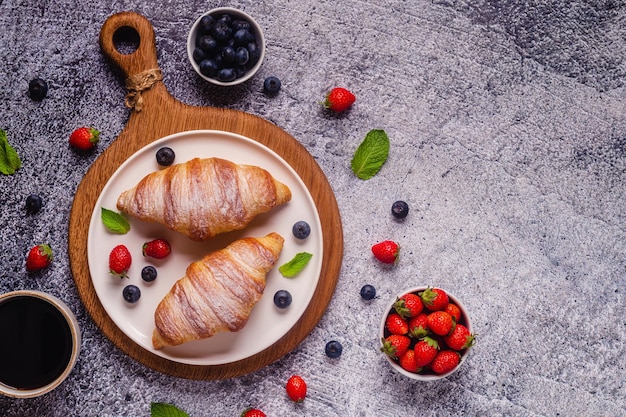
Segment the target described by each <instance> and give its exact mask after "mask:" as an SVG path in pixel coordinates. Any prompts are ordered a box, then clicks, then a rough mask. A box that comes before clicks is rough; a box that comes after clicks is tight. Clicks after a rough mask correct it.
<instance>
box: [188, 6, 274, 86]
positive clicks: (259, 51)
mask: <svg viewBox="0 0 626 417" xmlns="http://www.w3.org/2000/svg"><path fill="white" fill-rule="evenodd" d="M187 54H188V55H189V61H190V62H191V65H192V66H193V69H194V70H195V71H196V72H197V73H198V75H199V76H200V77H202V78H204V79H205V80H207V81H209V82H210V83H213V84H216V85H221V86H231V85H236V84H240V83H242V82H244V81H246V80H248V79H250V77H252V76H253V75H254V74H255V73H256V72H257V71H258V69H259V68H260V67H261V64H262V63H263V58H264V57H265V38H264V37H263V31H262V30H261V27H260V26H259V25H258V24H257V23H256V22H255V21H254V19H252V17H250V16H249V15H248V14H246V13H244V12H242V11H241V10H238V9H234V8H232V7H219V8H216V9H212V10H210V11H208V12H207V13H205V14H203V15H202V16H200V17H199V18H198V19H197V20H196V21H195V23H194V24H193V26H192V27H191V30H190V31H189V36H188V37H187Z"/></svg>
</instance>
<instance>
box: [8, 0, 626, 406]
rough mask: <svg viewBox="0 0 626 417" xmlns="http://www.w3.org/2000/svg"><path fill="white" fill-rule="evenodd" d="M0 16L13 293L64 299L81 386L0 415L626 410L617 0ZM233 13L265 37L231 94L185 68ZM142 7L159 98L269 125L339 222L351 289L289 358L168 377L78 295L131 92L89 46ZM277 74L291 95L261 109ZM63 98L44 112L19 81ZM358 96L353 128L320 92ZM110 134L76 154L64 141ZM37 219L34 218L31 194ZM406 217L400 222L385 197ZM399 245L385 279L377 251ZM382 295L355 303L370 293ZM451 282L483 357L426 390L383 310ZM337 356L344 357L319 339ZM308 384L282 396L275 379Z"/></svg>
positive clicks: (304, 4)
mask: <svg viewBox="0 0 626 417" xmlns="http://www.w3.org/2000/svg"><path fill="white" fill-rule="evenodd" d="M151 3H153V4H147V3H146V2H143V1H130V0H129V1H115V2H104V1H96V2H76V1H69V0H59V1H34V0H23V1H17V0H15V1H13V0H4V1H1V2H0V52H1V54H0V56H1V59H2V65H0V103H2V104H1V105H0V108H1V109H2V111H1V112H0V127H1V128H2V129H4V130H6V131H7V132H8V133H9V138H10V141H11V143H12V144H13V145H14V147H15V148H16V149H17V151H18V152H19V154H20V156H21V158H22V161H23V164H24V165H23V167H22V168H21V169H20V170H19V171H18V172H17V173H16V174H14V175H12V176H1V177H0V195H2V200H3V205H2V210H1V211H0V291H2V292H6V291H9V290H14V289H21V288H34V289H41V290H44V291H48V292H50V293H53V294H55V295H57V296H59V297H60V298H62V299H63V300H65V301H66V302H67V303H68V304H70V305H71V306H72V308H73V310H74V311H75V312H76V314H77V316H78V317H79V320H80V324H81V326H82V328H83V332H84V334H83V338H84V341H83V352H82V354H81V357H80V359H79V363H78V365H77V367H76V368H75V370H74V372H73V373H72V375H71V376H70V378H69V379H68V380H67V381H66V382H65V383H64V384H63V385H62V386H61V387H59V388H58V389H57V390H55V391H53V392H52V393H50V394H48V395H46V396H44V397H41V398H38V399H32V400H15V399H10V398H0V414H2V415H3V416H7V417H18V416H19V417H25V416H27V417H34V416H50V417H53V416H148V415H149V414H150V412H149V405H150V402H152V401H164V402H170V403H174V404H176V405H177V406H179V407H180V408H182V409H184V410H185V411H187V412H188V413H189V414H190V415H191V416H220V417H221V416H238V415H239V414H240V413H241V411H242V410H243V409H245V408H246V407H247V406H249V405H254V406H258V407H260V408H262V409H263V410H264V411H265V412H266V413H267V415H268V416H324V417H332V416H416V415H420V416H437V417H445V416H489V417H497V416H520V417H534V416H591V415H593V416H607V417H615V416H624V415H626V384H625V382H624V381H625V379H626V378H625V376H626V372H625V370H626V355H624V342H625V341H626V319H625V313H626V299H625V296H624V293H625V291H626V285H625V283H626V278H625V276H626V261H625V259H624V254H625V242H626V236H625V235H626V233H625V225H626V209H625V207H626V206H625V204H624V197H625V194H626V187H625V185H626V115H625V113H624V110H625V106H624V92H625V89H624V80H625V76H626V64H625V62H624V58H623V57H624V56H625V53H626V27H625V26H624V22H625V19H626V5H625V4H624V2H622V1H603V0H586V1H582V0H571V1H565V2H563V1H552V0H551V1H548V2H539V1H530V0H520V1H500V2H491V1H477V2H466V1H451V0H450V1H448V0H445V1H444V0H437V1H391V0H380V1H375V2H374V1H355V0H346V1H342V2H335V1H325V0H322V1H293V0H275V1H269V0H260V1H255V2H251V1H233V2H222V1H220V2H213V3H210V2H209V3H207V2H200V1H178V0H172V1H164V2H151ZM221 5H228V6H234V7H239V8H241V9H243V10H245V11H246V12H248V13H250V14H251V15H252V16H254V17H255V18H256V19H257V20H258V22H259V23H260V25H261V26H262V27H263V29H264V30H265V35H266V40H267V43H268V49H267V56H266V61H265V63H264V66H263V67H262V69H261V71H260V73H259V74H258V75H257V76H256V77H254V78H253V79H251V80H250V81H249V82H248V83H247V84H246V86H245V88H241V89H238V90H237V94H235V95H231V94H226V93H224V92H221V91H220V90H217V89H214V88H210V87H208V86H207V84H206V83H205V82H203V81H202V80H201V79H199V77H197V76H196V74H195V73H194V72H193V71H192V69H191V67H190V65H189V64H188V62H187V58H186V52H185V40H186V32H187V30H188V28H189V27H190V26H191V24H192V23H193V21H194V20H195V18H196V17H197V16H198V15H199V14H201V13H202V12H204V11H205V10H207V9H208V8H210V7H213V6H221ZM123 10H134V11H138V12H140V13H142V14H144V15H145V16H146V17H148V18H149V19H150V20H151V22H152V23H153V25H154V27H155V32H156V37H157V45H158V46H157V48H158V53H159V57H158V58H159V65H160V67H161V69H162V70H163V74H164V83H165V85H166V86H167V88H168V89H169V91H170V92H171V93H172V95H174V96H175V97H176V98H178V99H180V100H181V101H183V102H186V103H189V104H194V105H206V106H223V107H229V108H235V109H241V110H244V111H247V112H250V113H253V114H256V115H259V116H261V117H264V118H266V119H268V120H271V121H272V122H274V123H276V124H277V125H279V126H280V127H282V128H283V129H285V130H286V131H287V132H289V133H290V134H292V135H293V136H294V137H296V138H297V139H298V140H300V141H301V142H302V144H303V145H304V146H305V147H306V148H307V149H308V151H309V152H310V153H311V154H312V155H313V156H314V157H315V158H316V160H317V161H318V163H319V164H320V166H321V167H322V169H323V170H324V172H325V173H326V175H327V176H328V178H329V179H330V181H331V183H332V184H333V187H334V190H335V193H336V197H337V201H338V203H339V207H340V210H341V214H342V217H343V227H344V234H345V254H344V260H343V267H342V271H341V276H340V280H339V283H338V286H337V290H336V293H335V295H334V297H333V299H332V301H331V303H330V306H329V309H328V311H327V313H326V314H325V316H324V317H323V318H322V320H321V321H320V323H319V325H318V326H317V327H316V328H315V330H314V331H313V332H312V333H311V335H310V336H309V337H308V338H307V339H305V340H304V342H303V343H302V344H301V345H300V346H298V347H297V348H296V349H295V350H294V351H293V352H292V353H290V354H288V355H287V356H285V357H284V358H282V359H280V360H279V361H277V362H276V363H274V364H272V365H270V366H268V367H266V368H263V369H261V370H259V371H257V372H255V373H253V374H250V375H246V376H242V377H239V378H233V379H229V380H224V381H190V380H185V379H179V378H175V377H170V376H167V375H163V374H160V373H158V372H155V371H153V370H151V369H149V368H146V367H145V366H143V365H142V364H139V363H137V362H135V361H134V360H132V359H130V358H129V357H128V356H126V355H125V354H124V353H123V352H121V351H120V350H118V349H117V348H116V347H114V346H113V345H112V344H111V343H110V342H109V341H108V339H106V337H104V336H103V335H102V334H101V333H100V331H99V330H98V329H97V327H96V326H95V324H94V323H93V321H92V320H91V319H90V317H89V315H88V313H87V312H86V311H85V309H84V307H83V306H82V304H81V302H80V299H79V297H78V294H77V291H76V289H75V286H74V283H73V280H72V277H71V271H70V267H69V260H68V256H67V250H66V248H67V234H68V219H69V210H70V207H71V204H72V199H73V193H74V192H75V190H76V187H77V186H78V184H79V183H80V181H81V179H82V176H83V175H84V173H85V172H86V171H87V169H88V168H89V166H90V164H91V163H92V162H93V160H94V159H95V158H96V157H97V156H98V154H99V153H100V152H102V151H103V150H104V149H105V148H106V147H107V145H108V144H109V143H110V142H111V141H112V140H114V139H115V138H116V137H117V135H118V134H119V133H120V131H121V130H122V128H123V126H124V124H125V122H126V120H127V117H128V114H129V111H128V110H127V109H126V108H125V107H124V105H123V99H124V94H125V92H124V88H123V82H122V80H120V79H119V78H118V77H117V75H116V74H115V73H113V72H112V71H111V68H110V67H109V65H108V64H107V63H106V62H105V60H104V59H103V57H102V55H101V53H100V50H99V46H98V34H99V30H100V27H101V25H102V23H103V22H104V20H105V19H106V18H107V17H108V16H109V15H111V14H113V13H115V12H119V11H123ZM269 75H275V76H278V77H279V78H280V79H281V80H282V82H283V88H282V90H281V92H280V94H279V95H278V96H276V97H274V98H268V97H266V96H264V95H263V93H262V91H261V90H262V82H263V79H264V78H265V77H267V76H269ZM35 76H40V77H42V78H45V79H47V80H48V81H49V83H50V92H49V94H48V97H47V98H46V99H45V100H43V101H42V102H33V101H32V100H30V98H29V97H28V95H27V93H26V92H27V87H28V81H29V80H30V79H31V78H33V77H35ZM336 85H340V86H345V87H347V88H349V89H351V90H352V91H354V93H355V94H356V96H357V102H356V103H355V105H354V107H353V109H352V110H351V111H350V112H349V113H347V114H346V115H344V116H342V117H330V116H328V115H327V114H326V113H324V112H323V111H322V110H321V107H320V104H319V103H320V101H321V100H322V98H323V95H324V93H325V92H326V91H327V90H328V89H330V88H331V87H333V86H336ZM85 124H87V125H94V126H97V127H99V128H100V130H101V131H102V132H103V137H102V142H101V144H100V146H99V148H98V151H97V152H96V153H95V154H93V155H91V156H89V157H78V156H76V155H75V154H74V153H73V152H71V151H70V150H69V149H68V146H67V136H68V135H69V133H70V132H71V131H72V130H73V129H74V128H75V127H76V126H80V125H85ZM374 128H376V129H384V130H385V131H386V132H387V133H388V135H389V137H390V140H391V151H390V155H389V160H388V162H387V163H386V164H385V166H384V167H383V169H382V170H381V172H380V173H379V174H378V175H377V176H376V177H374V178H372V179H370V180H368V181H361V180H358V179H356V178H355V177H354V176H353V175H352V174H351V171H350V159H351V158H352V154H353V152H354V150H355V149H356V147H357V146H358V144H359V143H360V142H361V140H362V139H363V138H364V136H365V134H366V133H367V132H368V131H369V130H370V129H374ZM31 192H36V193H39V194H41V195H42V196H43V197H44V199H45V206H44V209H43V210H42V211H41V212H40V213H39V214H37V215H35V216H32V215H27V214H26V213H25V210H24V208H23V205H24V199H25V198H26V196H27V195H28V194H29V193H31ZM397 199H404V200H406V201H407V202H408V203H409V205H410V214H409V217H408V218H407V219H406V220H405V221H404V222H396V221H393V220H392V218H391V216H390V214H389V211H390V207H391V203H392V202H393V201H395V200H397ZM387 238H389V239H394V240H397V241H398V242H399V243H400V244H401V246H402V253H401V258H400V261H399V263H398V264H397V265H396V266H395V267H393V268H382V267H381V266H380V265H379V264H378V263H377V262H375V261H374V260H373V259H372V257H371V254H370V246H371V245H372V244H373V243H375V242H377V241H379V240H383V239H387ZM44 240H46V241H49V242H50V243H51V244H52V245H53V247H54V248H55V249H56V255H57V258H56V260H55V261H54V265H53V266H52V267H51V268H50V269H49V270H47V271H46V272H45V273H44V274H42V275H41V276H39V277H37V278H33V277H31V276H29V275H28V274H26V272H25V270H24V258H25V254H26V252H27V250H28V249H29V248H30V247H31V246H32V245H33V244H35V243H39V242H41V241H44ZM365 283H372V284H374V285H375V286H376V288H377V290H378V294H379V296H380V298H378V299H376V300H374V301H373V302H371V303H363V302H362V301H361V300H360V298H359V289H360V288H361V286H362V285H363V284H365ZM420 284H430V285H435V286H441V287H443V288H446V289H449V290H450V291H451V292H453V293H454V294H456V295H457V296H459V297H460V298H462V300H463V301H464V302H465V304H466V305H467V307H468V308H469V309H470V311H471V314H472V317H473V321H474V324H475V328H476V332H477V333H478V334H479V335H478V342H477V345H476V347H475V348H474V349H473V351H472V352H471V354H470V356H469V358H468V360H467V362H466V363H465V365H464V366H463V368H462V369H461V370H460V371H459V372H458V373H456V374H454V375H453V376H450V377H449V378H446V379H444V380H441V381H439V382H435V383H420V382H414V381H411V380H408V379H406V378H404V377H402V376H400V375H396V374H394V373H393V372H392V371H391V370H390V369H389V367H388V366H387V365H386V364H385V361H384V359H383V358H382V356H381V354H380V352H378V338H377V331H378V324H379V320H380V316H381V314H382V311H383V308H384V306H385V305H386V304H387V303H388V301H389V300H390V299H391V298H392V297H393V296H394V295H395V294H396V293H397V292H398V291H401V290H402V289H403V288H406V287H411V286H414V285H420ZM330 339H338V340H340V341H341V342H342V343H343V345H344V353H343V355H342V357H341V358H340V359H339V360H329V359H328V358H326V356H325V355H324V345H325V343H326V342H327V341H328V340H330ZM293 373H298V374H300V375H302V376H303V377H304V378H305V379H306V380H307V382H308V384H309V395H308V397H307V399H306V400H305V401H304V403H302V404H293V403H291V402H290V400H288V399H287V397H286V395H285V392H284V388H283V386H284V382H285V381H286V379H287V378H288V377H289V376H290V375H291V374H293Z"/></svg>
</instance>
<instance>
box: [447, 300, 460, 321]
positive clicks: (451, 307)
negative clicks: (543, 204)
mask: <svg viewBox="0 0 626 417" xmlns="http://www.w3.org/2000/svg"><path fill="white" fill-rule="evenodd" d="M444 311H446V312H448V313H449V314H450V315H451V316H452V317H454V320H455V321H456V322H457V323H458V322H460V321H461V309H460V308H459V306H458V305H456V304H454V303H448V306H447V307H446V308H445V309H444Z"/></svg>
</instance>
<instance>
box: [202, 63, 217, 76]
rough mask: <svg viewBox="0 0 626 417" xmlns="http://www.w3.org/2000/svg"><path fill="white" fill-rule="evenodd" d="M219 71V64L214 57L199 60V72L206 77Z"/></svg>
mask: <svg viewBox="0 0 626 417" xmlns="http://www.w3.org/2000/svg"><path fill="white" fill-rule="evenodd" d="M217 71H219V64H218V63H217V60H215V59H205V60H203V61H202V62H200V72H201V73H202V75H206V76H207V77H215V76H216V75H217Z"/></svg>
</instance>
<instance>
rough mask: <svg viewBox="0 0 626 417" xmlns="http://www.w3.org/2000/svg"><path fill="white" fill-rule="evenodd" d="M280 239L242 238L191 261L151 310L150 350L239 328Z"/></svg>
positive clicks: (273, 236)
mask: <svg viewBox="0 0 626 417" xmlns="http://www.w3.org/2000/svg"><path fill="white" fill-rule="evenodd" d="M283 242H284V239H283V237H282V236H281V235H279V234H278V233H270V234H268V235H267V236H264V237H260V238H253V237H247V238H243V239H239V240H236V241H235V242H233V243H231V244H230V245H228V246H226V247H225V248H224V249H220V250H218V251H215V252H213V253H210V254H209V255H207V256H205V257H204V258H203V259H202V260H200V261H196V262H193V263H191V264H190V265H189V266H188V267H187V271H186V273H185V276H184V277H183V278H181V279H179V280H178V281H177V282H176V283H175V284H174V286H173V287H172V289H171V290H170V292H169V293H168V294H166V295H165V297H164V298H163V300H161V302H160V303H159V305H158V306H157V308H156V311H155V313H154V322H155V326H156V329H155V330H154V332H153V335H152V345H153V346H154V348H155V349H161V348H163V347H165V346H176V345H180V344H182V343H185V342H188V341H191V340H199V339H205V338H208V337H211V336H213V335H214V334H215V333H217V332H220V331H229V332H236V331H239V330H241V329H242V328H243V327H244V326H245V325H246V323H247V322H248V318H249V316H250V312H251V311H252V308H253V307H254V305H255V304H256V303H257V302H258V301H259V299H260V298H261V296H262V295H263V291H264V290H265V277H266V275H267V273H268V272H269V271H270V270H271V269H272V268H273V267H274V265H275V264H276V262H277V261H278V256H279V255H280V252H281V251H282V248H283Z"/></svg>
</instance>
